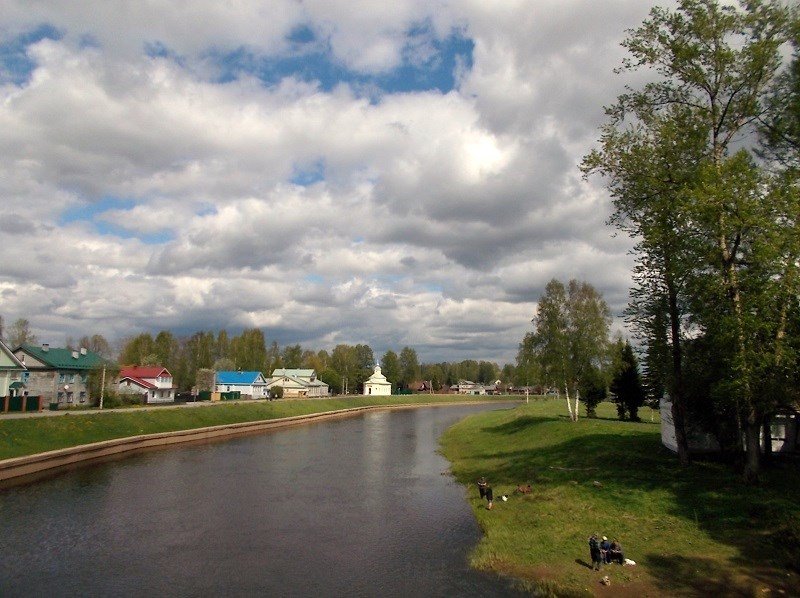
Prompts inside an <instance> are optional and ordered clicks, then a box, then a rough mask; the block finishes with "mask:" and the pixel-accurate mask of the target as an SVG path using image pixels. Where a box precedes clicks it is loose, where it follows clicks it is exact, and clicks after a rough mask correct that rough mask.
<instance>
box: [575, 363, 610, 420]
mask: <svg viewBox="0 0 800 598" xmlns="http://www.w3.org/2000/svg"><path fill="white" fill-rule="evenodd" d="M581 393H582V395H583V397H584V399H583V402H584V403H585V404H586V417H592V418H594V417H597V406H598V405H599V404H600V403H602V402H603V401H604V400H605V398H606V395H607V394H608V390H607V384H606V375H605V372H603V371H602V370H601V369H600V368H598V367H595V366H591V367H590V368H589V370H588V371H587V372H586V374H585V375H584V377H583V380H582V382H581Z"/></svg>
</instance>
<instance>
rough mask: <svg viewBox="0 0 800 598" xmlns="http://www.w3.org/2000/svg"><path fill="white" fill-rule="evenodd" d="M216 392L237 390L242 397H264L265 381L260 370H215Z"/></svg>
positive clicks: (265, 392)
mask: <svg viewBox="0 0 800 598" xmlns="http://www.w3.org/2000/svg"><path fill="white" fill-rule="evenodd" d="M214 390H215V391H216V392H239V393H241V396H242V398H250V399H266V398H267V381H266V379H265V378H264V376H262V375H261V372H232V371H230V372H217V380H216V384H215V385H214Z"/></svg>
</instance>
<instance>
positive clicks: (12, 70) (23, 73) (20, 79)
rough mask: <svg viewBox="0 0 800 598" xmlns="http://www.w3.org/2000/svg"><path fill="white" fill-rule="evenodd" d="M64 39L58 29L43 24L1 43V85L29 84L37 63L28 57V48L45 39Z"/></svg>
mask: <svg viewBox="0 0 800 598" xmlns="http://www.w3.org/2000/svg"><path fill="white" fill-rule="evenodd" d="M62 37H63V34H62V33H61V32H60V31H59V30H58V29H56V28H55V27H53V26H51V25H46V24H43V25H39V26H38V27H36V28H35V29H31V30H30V31H26V32H25V33H21V34H20V35H17V36H16V37H13V38H11V39H8V40H4V41H2V42H0V83H13V84H14V85H24V84H25V83H27V82H28V81H29V80H30V77H31V73H33V71H34V69H35V68H36V62H34V60H33V59H32V58H31V57H30V56H29V55H28V46H30V45H31V44H35V43H37V42H40V41H42V40H43V39H54V40H58V39H61V38H62Z"/></svg>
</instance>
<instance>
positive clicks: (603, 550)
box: [600, 536, 611, 565]
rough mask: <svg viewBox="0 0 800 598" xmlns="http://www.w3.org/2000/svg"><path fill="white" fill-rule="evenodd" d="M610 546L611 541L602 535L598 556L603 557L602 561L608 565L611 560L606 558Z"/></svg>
mask: <svg viewBox="0 0 800 598" xmlns="http://www.w3.org/2000/svg"><path fill="white" fill-rule="evenodd" d="M609 548H611V542H609V541H608V538H606V537H605V536H603V539H602V540H601V542H600V556H601V557H603V562H604V563H605V564H606V565H608V564H609V563H610V562H611V561H610V560H609V558H608V550H609Z"/></svg>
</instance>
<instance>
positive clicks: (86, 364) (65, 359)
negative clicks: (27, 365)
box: [16, 344, 109, 370]
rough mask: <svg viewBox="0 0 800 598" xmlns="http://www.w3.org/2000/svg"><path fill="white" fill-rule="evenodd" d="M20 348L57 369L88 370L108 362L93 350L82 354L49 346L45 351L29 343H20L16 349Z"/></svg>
mask: <svg viewBox="0 0 800 598" xmlns="http://www.w3.org/2000/svg"><path fill="white" fill-rule="evenodd" d="M20 349H21V350H22V351H24V352H25V353H27V354H28V355H30V356H31V357H34V358H35V359H37V360H39V361H41V362H42V363H44V364H46V365H47V366H49V367H51V368H55V369H59V370H90V369H92V368H93V367H95V366H97V365H102V364H103V363H109V362H107V361H106V360H105V359H103V358H102V357H100V356H99V355H98V354H97V353H95V352H94V351H86V353H85V354H84V353H81V352H80V351H73V350H71V349H65V348H61V347H50V348H49V349H48V350H46V351H45V350H44V349H42V347H41V346H36V345H29V344H24V345H20V346H19V347H17V349H16V350H20ZM73 355H77V357H73Z"/></svg>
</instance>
